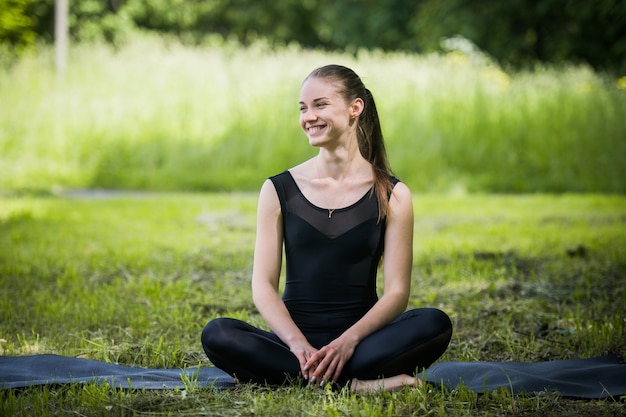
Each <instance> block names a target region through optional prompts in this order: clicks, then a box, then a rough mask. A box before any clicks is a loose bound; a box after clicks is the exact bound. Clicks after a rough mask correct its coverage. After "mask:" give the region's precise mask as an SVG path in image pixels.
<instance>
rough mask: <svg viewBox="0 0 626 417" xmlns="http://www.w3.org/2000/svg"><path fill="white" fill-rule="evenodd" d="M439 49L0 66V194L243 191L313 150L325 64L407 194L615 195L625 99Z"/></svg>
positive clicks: (105, 56) (134, 48)
mask: <svg viewBox="0 0 626 417" xmlns="http://www.w3.org/2000/svg"><path fill="white" fill-rule="evenodd" d="M463 45H464V44H463V43H462V42H461V45H460V46H458V47H457V49H456V50H454V51H453V52H450V53H448V54H445V55H435V54H433V55H429V56H421V55H405V54H392V53H382V52H375V53H374V52H367V51H359V53H358V54H357V56H352V55H346V54H332V53H327V52H321V51H311V50H303V49H300V48H298V47H295V46H290V47H285V48H278V49H276V48H271V47H270V46H268V45H267V44H266V43H263V42H261V41H258V42H256V43H254V44H253V45H251V46H249V47H247V48H243V47H241V46H239V45H238V44H237V43H221V42H215V43H214V44H213V45H211V46H208V45H207V46H204V47H191V46H184V45H181V44H180V43H179V42H177V41H175V40H172V39H164V38H156V37H140V36H133V37H132V38H131V39H129V42H128V43H127V44H125V45H123V46H120V47H119V48H117V49H112V48H109V47H107V46H106V45H103V44H101V43H93V44H83V45H80V46H77V47H75V48H74V49H73V52H72V54H71V55H70V65H68V68H67V72H66V73H65V74H64V75H63V76H59V74H56V73H55V72H54V71H53V69H52V66H51V65H50V62H51V55H52V51H50V50H45V51H42V53H40V54H38V55H28V56H25V57H24V58H23V59H21V60H19V61H18V62H16V63H15V64H14V65H13V66H12V67H11V68H7V69H4V70H1V69H0V96H3V97H11V98H12V99H11V100H5V101H2V102H0V166H1V170H2V172H3V173H5V175H3V176H0V189H39V190H50V189H53V188H58V187H62V188H63V187H66V188H67V187H69V188H76V187H79V188H94V187H95V188H125V189H152V190H176V189H178V190H182V189H185V190H242V189H243V190H257V189H258V188H259V187H260V185H261V182H262V180H263V178H266V177H267V176H269V175H272V174H275V173H277V172H280V171H282V170H283V169H286V168H288V167H290V166H292V165H294V164H296V163H298V162H300V161H302V160H303V159H306V158H308V157H310V156H312V155H314V153H315V150H314V149H311V148H310V147H309V146H308V144H307V142H306V138H305V137H304V135H303V134H302V132H301V130H300V128H299V126H298V106H297V100H298V91H299V86H300V83H301V82H302V79H303V78H304V77H305V75H306V74H308V73H309V71H311V70H312V69H313V68H315V67H317V66H319V65H323V64H326V63H329V62H336V63H341V64H346V65H348V66H351V67H353V68H355V70H356V71H357V72H358V73H359V74H360V75H361V76H362V77H363V79H364V81H365V82H366V84H367V85H368V86H369V87H370V89H371V90H372V91H373V93H374V96H375V97H376V101H377V105H378V109H379V112H380V116H381V121H382V126H383V130H384V133H385V136H386V141H387V148H388V151H389V153H390V160H391V164H392V167H393V168H394V170H395V172H396V174H397V175H398V176H399V177H400V178H401V179H402V180H403V181H405V182H406V183H407V184H409V186H410V187H411V188H412V189H413V190H414V191H424V190H429V191H433V190H434V191H449V190H452V189H454V190H457V191H497V192H536V191H549V192H607V193H623V192H625V191H626V183H625V182H624V178H626V164H624V155H626V148H625V147H626V142H625V141H624V140H623V138H624V137H626V117H624V109H625V108H626V94H625V93H626V90H624V89H623V88H620V87H619V84H618V83H616V82H615V81H614V80H611V79H608V78H605V77H602V76H600V75H598V74H597V73H595V72H593V71H591V70H590V69H589V68H588V67H584V66H583V67H577V66H568V67H563V68H554V67H543V68H536V69H535V70H533V71H520V72H509V73H506V72H504V71H503V70H502V69H501V68H500V67H498V66H497V65H495V64H494V63H493V62H492V61H491V60H490V59H489V58H488V57H486V56H484V55H482V54H480V53H479V52H476V51H473V50H471V49H469V50H467V49H466V48H464V46H463Z"/></svg>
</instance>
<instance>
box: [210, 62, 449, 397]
mask: <svg viewBox="0 0 626 417" xmlns="http://www.w3.org/2000/svg"><path fill="white" fill-rule="evenodd" d="M299 103H300V126H301V128H302V129H303V131H304V133H305V134H306V136H307V137H308V140H309V144H310V145H311V146H313V147H316V148H319V153H318V155H317V156H316V157H314V158H312V159H310V160H307V161H305V162H303V163H301V164H300V165H298V166H295V167H293V168H291V169H289V170H287V171H284V172H283V173H281V174H278V175H275V176H273V177H271V178H270V179H268V180H267V181H266V182H265V184H264V185H263V187H262V189H261V195H260V198H259V204H258V213H257V236H256V245H255V257H254V267H253V273H252V290H253V299H254V302H255V305H256V307H257V309H258V310H259V312H260V313H261V315H262V316H263V318H264V320H265V321H266V323H267V324H268V326H269V327H270V329H271V331H269V332H268V331H265V330H262V329H259V328H256V327H253V326H251V325H249V324H247V323H245V322H243V321H240V320H234V319H230V318H219V319H214V320H212V321H211V322H209V323H208V324H207V326H206V327H205V328H204V331H203V333H202V344H203V347H204V350H205V352H206V354H207V356H208V357H209V358H210V360H211V361H212V362H213V363H214V364H215V365H216V366H218V367H220V368H222V369H223V370H225V371H226V372H228V373H230V374H231V375H233V376H234V377H236V378H237V379H238V380H239V381H241V382H255V383H267V384H271V385H282V384H285V383H287V382H290V381H294V380H297V379H298V378H299V377H301V378H304V379H305V380H307V381H308V383H309V384H310V386H311V387H313V386H319V387H324V386H325V385H326V383H336V384H337V385H338V386H346V385H348V386H350V387H351V388H352V389H353V390H354V391H357V392H359V391H361V392H362V391H374V390H380V389H384V390H394V389H399V388H402V387H404V386H416V385H420V384H421V381H420V380H419V379H418V378H416V377H414V376H413V375H414V374H415V372H416V370H418V369H423V368H426V367H428V366H429V365H430V364H432V363H433V362H434V361H435V360H437V359H438V358H439V357H440V356H441V355H442V354H443V352H444V351H445V350H446V347H447V346H448V343H449V341H450V338H451V335H452V324H451V322H450V319H449V318H448V316H447V315H446V314H445V313H443V312H442V311H440V310H437V309H433V308H420V309H414V310H410V311H405V309H406V307H407V303H408V299H409V293H410V280H411V265H412V254H413V247H412V244H413V206H412V198H411V193H410V191H409V189H408V187H407V186H406V185H404V184H403V183H401V182H400V181H399V180H398V179H397V178H395V177H394V176H393V175H392V173H391V170H390V168H389V164H388V162H387V156H386V152H385V147H384V141H383V136H382V130H381V128H380V123H379V121H378V114H377V110H376V106H375V104H374V99H373V97H372V95H371V93H370V92H369V90H367V89H366V88H365V86H364V85H363V83H362V82H361V79H360V78H359V77H358V75H356V74H355V73H354V72H353V71H352V70H351V69H349V68H346V67H343V66H338V65H328V66H325V67H321V68H318V69H316V70H314V71H313V72H312V73H311V74H309V76H308V77H307V78H306V79H305V80H304V83H303V85H302V88H301V91H300V102H299ZM283 246H284V251H285V253H286V282H285V289H284V291H283V293H282V296H281V295H280V294H279V277H280V275H281V274H280V272H281V265H282V253H283ZM383 250H385V257H384V261H383V262H382V265H383V288H384V291H383V294H382V297H380V298H378V295H377V291H376V288H377V286H376V278H377V271H378V265H379V263H380V262H381V259H382V255H383Z"/></svg>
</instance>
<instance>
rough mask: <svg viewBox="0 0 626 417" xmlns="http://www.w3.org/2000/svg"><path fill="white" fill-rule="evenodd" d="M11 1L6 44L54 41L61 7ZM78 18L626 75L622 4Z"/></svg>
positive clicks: (238, 0)
mask: <svg viewBox="0 0 626 417" xmlns="http://www.w3.org/2000/svg"><path fill="white" fill-rule="evenodd" d="M3 1H4V3H6V5H5V7H6V8H7V9H6V10H8V14H7V13H4V16H21V17H20V19H21V20H20V23H19V24H18V25H17V26H16V25H15V23H16V22H17V21H18V19H17V17H16V18H15V19H10V20H9V21H6V22H5V21H4V19H0V40H2V41H5V42H6V41H9V42H11V39H12V38H14V37H20V38H21V39H22V40H23V41H24V42H27V43H29V44H30V43H32V42H33V40H32V39H31V38H32V35H33V34H37V36H38V37H39V38H40V39H44V40H48V41H50V40H51V33H52V32H51V28H52V27H53V18H54V10H53V9H54V0H42V1H34V0H3ZM25 5H28V6H29V7H28V10H29V12H28V13H25V10H26V9H25V8H24V7H25ZM70 13H71V17H72V19H71V22H70V30H71V33H72V35H73V37H74V39H76V40H79V41H84V40H92V39H94V38H104V39H107V40H108V41H109V42H112V43H114V44H116V45H117V44H120V43H121V42H123V41H124V40H125V39H126V38H127V37H128V35H129V33H130V32H132V31H133V30H134V29H136V28H140V29H143V30H148V31H156V32H159V33H167V34H170V35H175V36H178V37H179V38H180V39H181V40H183V41H184V42H186V43H194V44H202V43H203V42H205V41H206V39H211V38H212V37H215V36H219V37H221V38H223V39H237V40H238V41H240V42H242V43H244V44H250V43H252V42H255V41H256V40H258V39H265V40H267V41H268V42H269V43H271V44H278V45H281V44H289V43H292V42H294V43H297V44H299V45H301V46H303V47H315V48H319V47H322V48H326V49H329V50H335V51H336V50H340V51H345V50H349V51H356V50H358V49H362V48H365V49H368V50H376V49H382V50H386V51H405V52H407V51H408V52H421V53H425V52H429V51H439V50H440V44H441V41H442V40H444V39H446V38H450V37H455V36H463V37H465V38H466V39H469V40H470V41H472V42H473V43H475V44H476V45H478V46H479V47H480V48H481V49H483V50H484V51H486V52H487V53H488V54H490V55H491V56H493V57H494V58H495V59H497V60H498V61H499V62H500V63H501V64H502V65H507V66H508V65H513V66H515V67H517V68H520V67H529V66H532V65H534V64H536V63H538V62H539V63H558V62H563V61H566V62H569V63H576V64H578V63H583V64H589V65H591V66H593V67H594V68H596V69H598V70H607V71H612V72H622V73H623V72H624V71H626V61H625V58H624V57H625V56H626V32H625V30H626V29H625V26H624V21H625V20H626V4H625V3H624V2H623V1H621V0H590V1H585V2H575V1H572V0H540V1H533V2H528V1H524V0H512V1H500V0H482V1H473V0H446V1H443V0H414V1H407V0H341V1H337V0H318V1H312V0H305V1H301V0H284V1H280V2H277V1H268V0H265V1H259V0H208V1H199V0H175V1H166V0H147V1H144V0H109V1H106V2H105V1H99V0H76V1H71V2H70ZM26 16H28V18H26ZM3 29H4V30H3Z"/></svg>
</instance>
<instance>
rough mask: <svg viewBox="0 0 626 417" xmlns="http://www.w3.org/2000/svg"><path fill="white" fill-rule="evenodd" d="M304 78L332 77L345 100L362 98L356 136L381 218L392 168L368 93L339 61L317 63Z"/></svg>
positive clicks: (386, 206) (384, 213) (385, 209)
mask: <svg viewBox="0 0 626 417" xmlns="http://www.w3.org/2000/svg"><path fill="white" fill-rule="evenodd" d="M308 78H330V79H333V80H336V81H338V82H339V83H340V84H341V85H342V86H343V90H340V91H339V93H340V94H341V95H342V96H343V98H344V99H345V100H346V102H351V101H353V100H355V99H356V98H360V99H362V100H363V102H364V104H365V106H364V108H363V112H362V113H361V115H360V116H359V122H358V126H357V140H358V144H359V151H360V152H361V155H362V156H363V158H365V159H366V160H367V161H369V163H371V164H372V166H373V167H374V187H373V188H372V193H374V194H376V199H377V200H378V221H381V220H382V219H384V218H386V217H387V215H388V214H389V198H390V196H391V193H392V191H393V183H392V182H391V175H392V172H391V167H390V166H389V161H388V159H387V151H386V150H385V142H384V139H383V132H382V129H381V126H380V121H379V119H378V111H377V110H376V104H375V103H374V97H373V96H372V93H371V92H370V90H368V89H367V88H365V85H364V84H363V82H362V81H361V79H360V78H359V76H358V75H357V74H356V73H355V72H354V71H352V70H351V69H349V68H347V67H343V66H341V65H327V66H324V67H320V68H318V69H316V70H314V71H313V72H311V74H309V76H308V77H307V78H306V79H308Z"/></svg>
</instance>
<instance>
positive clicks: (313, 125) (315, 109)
mask: <svg viewBox="0 0 626 417" xmlns="http://www.w3.org/2000/svg"><path fill="white" fill-rule="evenodd" d="M357 101H359V102H360V103H362V100H361V99H356V100H355V102H357ZM360 110H362V107H361V109H360ZM360 110H359V105H358V103H357V104H356V106H355V103H354V102H353V103H346V102H345V100H344V99H343V97H342V96H341V95H340V94H339V85H338V83H337V82H335V81H330V80H328V79H323V78H309V79H307V80H306V81H305V82H304V84H303V85H302V89H301V90H300V127H302V130H303V131H304V133H305V134H306V136H307V137H308V138H309V143H310V144H311V145H312V146H322V145H325V144H329V143H331V142H333V141H338V140H340V139H341V138H343V137H346V138H347V137H349V134H350V132H352V131H354V130H355V129H356V123H355V121H356V120H357V117H358V115H359V114H360V112H361V111H360Z"/></svg>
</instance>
